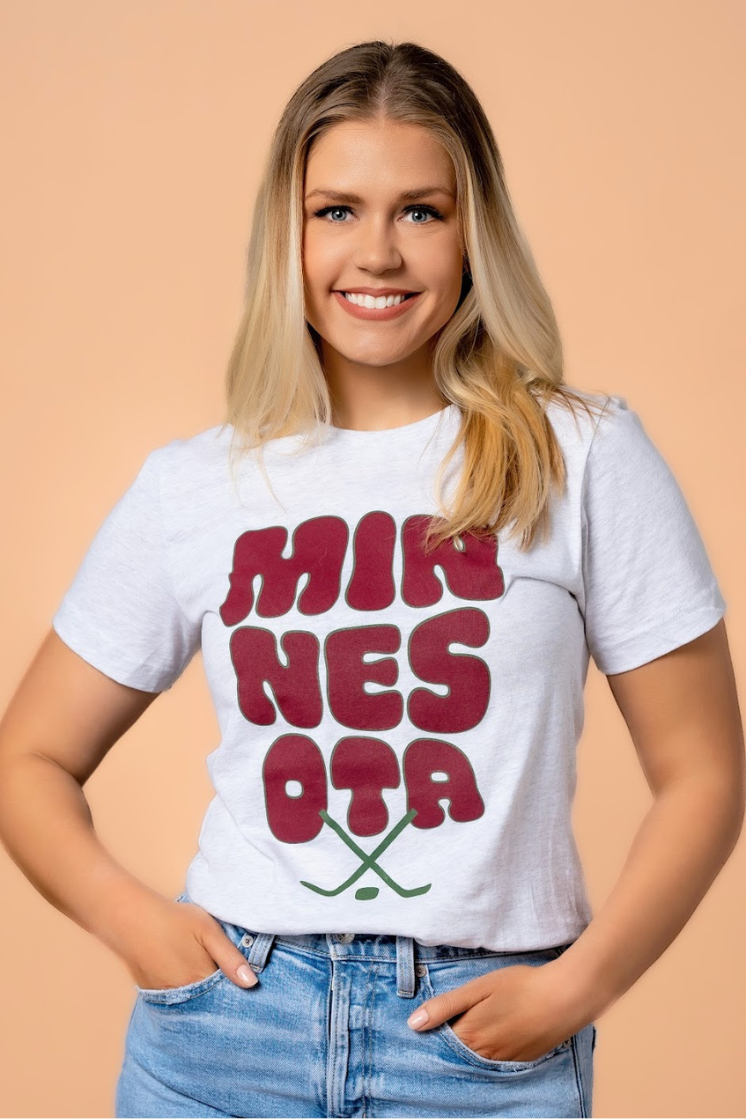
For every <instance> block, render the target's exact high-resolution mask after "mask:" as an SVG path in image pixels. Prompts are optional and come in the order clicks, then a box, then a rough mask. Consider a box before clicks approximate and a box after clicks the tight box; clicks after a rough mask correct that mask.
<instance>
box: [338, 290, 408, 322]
mask: <svg viewBox="0 0 746 1119" xmlns="http://www.w3.org/2000/svg"><path fill="white" fill-rule="evenodd" d="M361 294H366V293H361ZM371 294H372V292H371ZM390 294H392V295H394V294H400V295H403V296H404V298H403V299H402V300H401V302H400V303H397V304H394V305H392V306H391V307H381V308H380V309H379V308H376V307H361V306H360V305H359V304H357V303H352V302H351V301H350V300H349V299H348V298H347V297H346V296H345V295H344V294H343V293H342V292H341V291H335V292H334V298H335V299H336V301H337V302H338V303H339V304H340V306H342V307H344V309H345V311H347V313H348V314H350V315H353V316H354V317H355V318H358V319H368V320H370V321H372V322H376V321H380V322H387V321H388V320H389V319H396V318H398V317H399V316H400V315H402V314H407V312H408V311H409V308H410V307H412V306H414V304H415V303H416V302H417V299H418V297H419V296H420V295H421V294H422V292H419V291H411V292H406V293H405V292H391V293H390ZM381 295H383V292H381Z"/></svg>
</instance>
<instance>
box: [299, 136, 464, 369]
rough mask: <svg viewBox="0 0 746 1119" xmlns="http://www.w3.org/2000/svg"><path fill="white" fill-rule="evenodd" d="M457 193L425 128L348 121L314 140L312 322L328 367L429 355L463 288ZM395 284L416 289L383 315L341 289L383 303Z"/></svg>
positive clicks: (310, 175) (309, 190) (309, 199)
mask: <svg viewBox="0 0 746 1119" xmlns="http://www.w3.org/2000/svg"><path fill="white" fill-rule="evenodd" d="M455 191H456V186H455V175H454V172H453V166H452V163H451V161H450V159H449V158H448V156H447V155H446V154H445V152H444V151H443V150H442V148H441V147H440V146H439V145H438V143H437V142H436V141H435V139H434V138H433V137H432V136H431V134H430V133H429V132H428V131H427V130H426V129H425V128H422V127H420V126H419V125H412V124H399V123H394V122H391V121H385V122H378V121H376V122H373V121H365V122H345V123H343V124H337V125H334V126H333V127H332V128H331V129H330V130H329V131H328V132H327V133H325V134H324V135H323V136H322V137H321V138H320V139H319V140H317V141H316V143H315V145H314V146H313V147H312V149H311V154H310V156H309V159H308V164H307V168H306V183H305V199H304V207H305V216H304V234H303V271H304V284H305V299H306V318H307V320H308V322H309V323H310V324H311V326H312V327H313V328H314V329H315V330H316V331H317V332H318V333H319V335H320V336H321V339H322V351H323V360H324V364H325V365H326V363H327V361H329V360H331V361H332V362H335V363H336V364H338V363H339V358H340V357H341V358H342V359H346V361H347V362H352V363H355V364H362V365H371V366H385V365H391V364H393V363H397V362H399V363H400V362H403V361H404V362H406V360H407V359H408V358H412V357H419V358H421V357H422V354H423V353H424V352H427V350H428V343H429V341H430V339H433V336H434V335H436V334H437V332H438V331H440V330H441V328H442V327H443V326H444V325H445V324H446V323H447V322H448V320H449V319H450V317H451V315H452V314H453V313H454V311H455V310H456V307H457V305H458V301H459V297H460V294H461V283H462V270H463V253H462V248H461V243H460V239H459V235H458V230H457V221H456V197H455ZM390 289H395V290H397V289H398V290H400V291H404V292H416V293H417V294H416V295H414V296H413V297H411V298H408V299H406V300H405V301H404V302H403V303H402V304H400V305H399V306H398V308H397V307H393V308H388V309H387V310H385V311H383V312H382V311H380V310H377V309H366V308H362V309H361V308H360V307H356V306H354V305H352V304H351V303H350V302H349V301H348V300H347V298H346V296H345V295H344V294H343V293H345V292H348V293H355V292H358V293H360V292H368V293H372V294H374V295H375V293H380V295H379V297H378V299H379V301H380V298H381V296H382V295H384V294H386V293H387V292H388V291H389V290H390ZM358 298H359V297H358ZM368 302H370V300H368ZM388 303H391V300H390V299H389V300H388Z"/></svg>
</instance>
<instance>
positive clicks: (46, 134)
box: [0, 0, 746, 1116]
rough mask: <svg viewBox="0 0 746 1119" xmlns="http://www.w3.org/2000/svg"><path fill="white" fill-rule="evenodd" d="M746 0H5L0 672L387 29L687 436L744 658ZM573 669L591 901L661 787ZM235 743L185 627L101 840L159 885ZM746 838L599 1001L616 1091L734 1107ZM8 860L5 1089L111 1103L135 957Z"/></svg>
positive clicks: (579, 311) (697, 495) (664, 428)
mask: <svg viewBox="0 0 746 1119" xmlns="http://www.w3.org/2000/svg"><path fill="white" fill-rule="evenodd" d="M745 16H746V7H745V6H744V4H743V3H739V2H737V0H733V2H727V0H708V3H707V4H705V3H691V2H682V0H678V2H677V0H653V2H651V0H633V2H632V0H626V2H625V3H624V4H621V5H618V4H612V3H601V4H599V3H597V2H593V3H591V2H586V0H564V2H563V3H561V4H559V3H553V2H551V0H533V2H525V0H524V2H523V3H520V4H513V3H510V4H509V3H505V2H502V0H489V2H487V0H483V2H482V3H472V4H470V5H457V6H456V7H455V8H452V7H451V5H450V4H446V3H442V2H435V3H433V2H432V0H430V2H429V3H428V4H426V5H422V4H413V5H403V4H401V2H400V0H396V2H392V0H376V3H375V4H373V5H349V4H339V3H330V2H329V0H317V2H316V3H314V4H309V3H302V2H299V3H290V2H288V0H283V2H278V0H273V2H272V3H266V4H259V3H250V2H247V0H242V2H239V0H218V2H216V0H189V2H187V3H184V2H176V0H170V2H169V0H126V2H125V0H121V2H119V3H115V2H111V0H110V2H109V3H105V4H102V3H100V2H99V0H65V3H59V2H50V0H4V2H3V3H2V5H0V19H1V20H2V28H1V34H0V75H1V76H0V83H1V85H0V92H2V95H3V96H2V98H1V99H0V100H1V101H2V105H3V106H4V107H3V110H2V112H3V115H4V119H3V120H2V136H3V148H4V155H5V157H6V161H5V169H4V172H3V179H2V192H3V204H2V211H1V212H2V226H3V239H4V248H3V253H2V273H1V274H2V298H1V299H0V314H2V316H3V321H2V338H3V350H4V367H5V368H4V374H3V396H4V407H3V408H2V410H1V411H0V427H1V429H2V442H1V443H0V446H1V447H2V486H3V491H2V515H3V522H4V525H3V527H4V529H5V539H6V545H5V548H4V549H3V555H2V566H3V572H2V574H3V580H2V616H3V624H4V640H3V642H2V646H1V647H0V657H1V667H0V670H1V674H2V675H1V677H0V701H3V702H7V700H8V699H9V698H10V695H11V693H12V691H13V689H14V687H15V685H16V683H17V681H18V679H19V677H20V675H21V673H22V671H23V670H24V668H25V666H26V664H27V663H28V661H29V660H30V658H31V656H32V654H33V653H34V651H35V649H36V647H37V645H38V644H39V642H40V641H41V639H42V637H43V635H44V633H45V631H46V629H47V628H48V626H49V624H50V620H51V617H52V614H53V613H54V610H55V609H56V606H57V604H58V601H59V599H60V597H61V595H62V593H63V591H64V589H65V588H66V587H67V585H68V582H69V580H70V579H71V578H72V575H73V573H74V571H75V569H76V568H77V565H78V563H79V562H80V560H81V558H82V555H83V553H84V551H85V549H86V548H87V546H88V543H89V542H90V539H91V538H92V535H93V533H94V531H95V530H96V528H97V527H98V525H99V524H100V522H101V521H102V519H103V518H104V516H105V515H106V513H107V512H108V510H109V509H110V507H111V506H112V505H113V503H114V501H115V500H116V498H117V497H118V496H119V494H120V493H121V492H122V491H123V489H124V487H125V486H126V485H127V484H128V482H129V481H130V480H131V479H132V478H133V477H134V473H135V472H136V469H137V468H138V466H139V465H140V463H141V462H142V460H143V458H144V457H145V455H146V453H147V452H148V451H149V450H150V449H152V448H153V447H155V446H157V445H160V444H162V443H164V442H166V441H168V440H170V439H172V438H176V437H177V436H188V435H191V434H193V433H195V432H197V431H199V430H202V429H204V428H206V427H209V426H211V425H213V424H216V423H219V422H220V421H221V420H222V377H223V369H224V365H225V362H226V359H227V356H228V352H229V348H230V345H231V343H232V338H233V332H234V329H235V327H236V324H237V321H238V315H239V311H240V306H241V299H242V292H243V266H244V255H245V249H246V244H247V239H248V229H249V218H250V212H251V206H252V200H253V193H254V189H255V186H256V183H257V175H258V171H259V168H260V166H261V162H262V160H263V158H264V153H265V150H266V145H267V142H268V140H269V136H270V132H271V129H272V128H273V127H274V123H275V121H276V119H277V117H278V116H279V113H280V111H281V109H282V107H283V105H284V103H285V101H286V100H287V98H288V96H289V95H290V93H291V92H292V90H293V89H294V88H295V86H296V84H297V83H298V82H299V81H300V80H301V79H302V78H303V77H304V76H305V75H306V74H307V73H308V72H309V71H310V70H311V69H312V68H313V67H314V66H315V65H317V64H318V63H319V62H321V61H322V60H323V59H324V58H326V57H327V56H328V55H329V54H331V53H333V52H334V51H335V50H338V49H341V48H342V47H344V46H347V45H350V44H352V43H353V42H356V41H360V40H363V39H370V38H376V37H383V38H389V39H390V38H394V39H396V40H397V41H400V40H404V39H407V38H411V39H414V40H416V41H419V42H421V43H422V44H423V45H425V46H428V47H431V48H432V49H434V50H436V51H438V52H441V53H443V54H444V55H445V56H446V57H447V58H448V59H449V60H450V61H452V62H453V63H454V64H455V65H456V66H457V67H459V68H460V69H461V70H462V72H463V73H464V74H465V76H466V77H467V79H468V80H469V81H470V82H471V83H472V84H473V86H474V87H475V89H476V91H477V93H478V95H479V96H480V97H481V98H482V101H483V104H484V106H485V109H486V111H487V113H488V115H489V117H490V119H491V121H492V123H493V125H494V128H495V132H496V135H497V138H498V143H499V144H500V146H501V150H502V153H503V157H504V160H505V165H506V171H507V176H508V183H509V187H510V189H511V193H512V196H513V198H514V201H515V205H516V209H517V212H518V217H519V220H520V221H521V222H522V224H523V227H524V229H525V231H526V233H527V235H528V238H529V241H530V243H531V245H532V247H533V250H534V252H535V255H536V258H537V262H538V265H539V268H540V270H541V272H542V275H543V277H544V279H545V282H546V284H547V286H548V288H549V291H550V294H551V296H552V298H553V300H554V304H555V308H556V312H557V315H558V318H559V321H560V327H561V330H562V332H563V337H564V340H565V346H566V357H567V373H566V378H567V380H568V382H569V383H571V384H577V385H579V386H582V387H586V388H590V389H599V390H606V391H611V392H616V393H620V394H621V395H624V396H626V397H627V399H628V401H629V403H630V406H631V407H633V408H635V409H636V410H637V411H638V412H639V413H640V415H641V416H642V418H643V421H644V423H645V426H646V429H647V430H648V432H649V433H650V435H651V437H652V438H653V439H654V441H655V442H656V443H657V445H658V447H659V448H660V449H661V451H662V452H663V453H664V455H665V456H666V458H667V460H668V462H669V463H670V465H671V466H672V468H673V470H674V472H675V473H676V475H677V477H678V479H679V480H680V482H681V485H682V487H683V489H684V492H685V493H686V495H687V497H688V499H689V501H690V505H691V508H692V511H693V512H694V515H695V517H696V519H697V522H698V524H699V526H700V529H701V532H702V535H703V537H704V539H705V543H706V545H707V547H708V550H709V552H710V555H711V558H712V561H713V565H714V567H715V569H716V572H717V575H718V578H719V580H720V583H721V587H722V590H723V594H724V596H725V599H726V601H727V603H728V613H727V616H726V621H727V624H728V629H729V637H730V642H731V648H732V653H733V658H734V663H735V665H736V671H737V673H738V675H739V680H740V681H743V676H744V666H745V664H746V660H745V658H746V649H745V648H744V646H745V644H746V621H745V620H744V619H745V618H746V613H745V611H744V606H745V605H746V604H745V603H744V584H743V578H742V571H743V553H742V552H741V548H742V547H743V546H744V543H746V515H745V510H746V505H745V503H744V500H743V492H742V483H743V481H744V466H745V462H744V438H743V422H744V419H743V417H744V404H746V387H745V381H746V377H745V376H744V370H745V369H746V360H745V359H746V347H745V346H744V327H743V324H744V316H743V312H744V283H743V262H744V256H745V250H746V244H745V243H744V201H743V200H744V186H746V184H745V183H744V150H743V143H742V141H743V132H742V121H743V114H744V110H745V109H746V105H745V104H744V100H745V99H744V85H745V84H746V73H745V72H744V68H743V65H742V63H743V58H744V47H745V46H746V43H745V42H744V39H745V38H746V36H745V35H744V30H745V28H744V24H745V23H746V18H745ZM739 75H740V76H739ZM739 141H740V142H739ZM741 686H743V685H741ZM586 698H587V715H586V726H585V731H584V734H583V739H582V741H581V744H580V748H579V787H578V794H577V801H576V814H575V820H576V834H577V838H578V843H579V846H580V849H581V855H582V857H583V861H584V865H585V868H586V874H587V879H588V885H589V890H590V894H591V900H592V902H593V904H594V906H595V907H597V906H598V905H599V904H600V903H601V901H602V900H603V899H604V898H605V896H606V895H607V893H608V891H609V890H610V889H611V887H612V886H613V884H614V882H615V880H616V877H617V875H618V873H619V871H620V869H621V866H622V863H623V862H624V859H625V857H626V853H627V851H628V848H629V845H630V843H631V841H632V837H633V835H634V833H635V831H636V829H637V827H638V826H639V822H640V820H641V818H642V815H643V813H644V811H645V810H646V808H647V806H648V804H649V794H648V790H647V785H646V784H645V781H644V778H643V776H642V773H641V770H640V768H639V766H638V764H637V762H636V759H635V754H634V750H633V747H632V745H631V741H630V739H629V735H628V732H627V730H626V726H625V724H624V722H623V720H622V718H621V715H620V713H619V711H618V709H617V708H616V706H615V704H614V702H613V698H612V696H611V693H610V691H609V689H608V687H607V684H606V681H605V679H604V677H603V676H602V675H601V674H600V673H599V672H598V670H597V669H596V668H595V666H594V665H593V664H591V667H590V670H589V679H588V684H587V693H586ZM217 741H218V730H217V722H216V719H215V716H214V713H213V710H212V707H211V703H210V699H209V695H208V691H207V685H206V681H205V678H204V674H203V669H202V665H201V658H200V656H199V655H198V656H197V658H196V659H195V661H194V662H193V663H192V664H191V665H190V667H189V668H188V670H187V671H186V673H185V675H184V676H183V678H182V679H181V680H180V681H179V682H178V684H177V685H176V687H175V688H174V689H173V691H172V692H170V693H168V694H166V695H164V696H163V697H162V698H161V699H160V701H158V702H156V703H155V704H154V706H153V707H152V708H151V709H150V710H149V711H148V712H146V714H145V716H144V717H143V718H142V720H141V721H140V722H139V723H138V724H137V725H136V726H135V727H134V728H132V730H131V731H130V732H129V733H128V734H127V735H126V736H125V738H124V739H123V740H122V742H121V744H120V745H119V748H118V749H116V748H115V749H114V751H113V752H112V754H111V755H110V756H109V757H108V758H107V759H106V761H105V763H104V764H103V766H102V767H101V769H100V770H99V771H98V772H97V773H96V774H95V775H94V776H93V778H92V779H91V781H90V782H89V784H88V786H87V789H86V792H87V795H88V798H89V801H90V803H91V806H92V810H93V815H94V819H95V823H96V827H97V829H98V831H99V833H100V835H101V837H102V839H103V841H104V842H105V843H107V844H108V845H109V847H110V849H111V850H112V852H114V853H115V855H116V856H117V857H118V858H119V859H120V860H121V861H122V862H123V863H125V865H127V866H128V867H129V868H130V869H131V870H132V871H133V873H135V874H138V875H139V876H140V877H141V878H142V879H143V880H146V881H147V882H148V883H149V884H150V885H152V886H153V887H155V888H156V889H159V890H161V891H162V892H163V893H164V894H165V895H170V896H176V894H177V893H178V892H180V890H181V889H182V888H183V876H184V872H185V870H186V866H187V864H188V862H189V860H190V859H191V857H192V855H193V853H194V851H195V850H196V843H197V835H198V831H199V827H200V824H201V820H202V814H203V812H204V810H205V808H206V806H207V803H208V801H209V799H210V796H211V790H210V785H209V783H208V776H207V770H206V767H205V764H204V758H205V755H206V754H207V753H209V751H211V750H212V749H213V748H214V747H215V746H216V744H217ZM744 863H745V859H744V844H743V842H741V843H739V846H738V848H737V850H736V852H735V853H734V855H733V856H732V858H731V860H730V862H729V863H728V864H727V865H726V866H725V868H724V869H723V871H722V872H721V874H720V875H719V877H718V878H717V879H716V881H715V884H714V885H713V887H712V889H711V891H710V892H709V894H708V895H707V897H706V898H705V900H704V902H703V903H702V904H701V905H700V907H699V908H698V910H697V911H696V913H695V914H694V916H693V918H692V919H691V921H690V922H689V924H688V925H687V927H686V928H685V929H684V931H683V933H682V934H681V936H680V937H679V938H678V939H677V941H676V942H675V943H674V944H673V945H672V946H671V948H670V949H669V950H668V951H667V952H666V953H665V954H664V956H663V957H662V958H661V959H660V960H659V961H658V962H657V963H656V964H654V965H653V967H652V968H651V969H650V970H649V971H648V972H647V973H646V974H645V975H644V976H643V977H642V979H641V980H640V981H639V982H638V983H637V984H636V985H635V986H634V987H633V988H632V989H631V990H630V991H629V992H628V993H627V994H626V995H625V996H624V997H623V999H622V1000H620V1002H618V1003H617V1004H616V1005H615V1006H614V1007H613V1008H612V1009H611V1010H610V1011H609V1012H607V1014H606V1015H604V1016H602V1017H601V1019H600V1020H599V1040H598V1045H597V1048H596V1086H595V1109H594V1113H595V1114H596V1115H597V1116H620V1115H625V1116H651V1115H655V1116H702V1115H709V1116H738V1115H741V1116H742V1115H744V1114H746V1069H745V1062H744V1059H743V1052H744V1027H743V1022H744V1004H745V1002H746V998H745V996H746V982H745V978H746V969H745V968H744V953H743V945H744V942H745V940H746V912H745V911H744V902H743V880H744ZM0 885H1V888H2V893H3V899H4V913H5V919H4V921H3V924H2V937H3V939H2V945H3V958H4V961H5V967H4V968H3V972H4V978H3V997H2V1005H1V1006H0V1034H1V1036H0V1046H1V1048H2V1054H3V1064H4V1066H5V1067H4V1071H3V1074H2V1083H1V1086H0V1113H2V1115H4V1116H10V1115H18V1116H43V1115H55V1116H97V1115H110V1114H113V1089H114V1083H115V1079H116V1076H117V1074H118V1070H119V1065H120V1060H121V1052H122V1044H123V1038H124V1032H125V1029H126V1026H127V1021H128V1018H129V1014H130V1010H131V1007H132V1003H133V984H132V982H131V979H130V977H129V974H128V972H127V971H126V969H125V967H124V965H123V964H122V963H121V962H120V961H119V960H118V959H117V958H116V957H115V956H114V955H113V954H111V953H110V952H109V950H108V949H106V948H105V947H104V946H103V945H101V943H100V942H99V941H97V940H96V939H95V938H93V937H91V936H89V935H88V934H87V933H85V932H83V931H82V930H81V929H80V928H78V926H77V925H75V924H74V923H72V922H71V921H69V920H68V919H67V918H64V917H63V916H62V915H61V914H59V913H58V912H57V911H56V910H55V909H54V908H53V907H52V906H50V905H49V904H48V903H47V902H46V901H44V899H43V898H42V897H41V896H40V895H39V894H37V893H36V891H35V890H34V889H33V888H32V887H31V886H30V884H29V883H28V882H27V880H26V879H25V878H24V877H23V876H22V874H21V873H20V871H19V870H18V868H17V867H16V866H15V864H14V863H13V862H12V861H11V860H10V859H9V857H8V856H7V853H5V852H4V851H3V850H0ZM250 1063H251V1055H247V1073H248V1074H250Z"/></svg>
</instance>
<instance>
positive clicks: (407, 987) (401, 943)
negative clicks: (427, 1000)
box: [396, 936, 414, 999]
mask: <svg viewBox="0 0 746 1119" xmlns="http://www.w3.org/2000/svg"><path fill="white" fill-rule="evenodd" d="M396 993H397V995H399V996H400V998H403V999H411V998H414V939H413V938H412V937H411V936H397V938H396Z"/></svg>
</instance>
